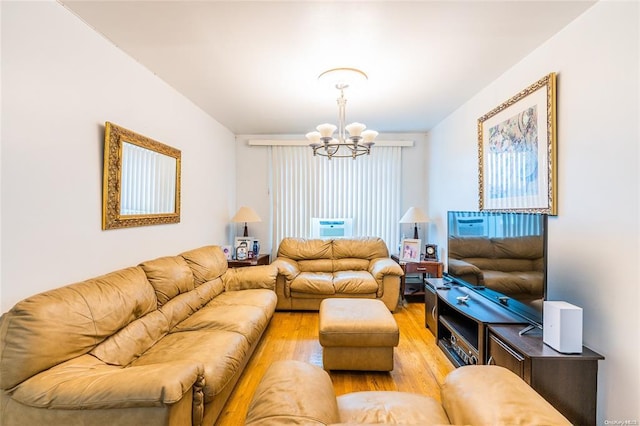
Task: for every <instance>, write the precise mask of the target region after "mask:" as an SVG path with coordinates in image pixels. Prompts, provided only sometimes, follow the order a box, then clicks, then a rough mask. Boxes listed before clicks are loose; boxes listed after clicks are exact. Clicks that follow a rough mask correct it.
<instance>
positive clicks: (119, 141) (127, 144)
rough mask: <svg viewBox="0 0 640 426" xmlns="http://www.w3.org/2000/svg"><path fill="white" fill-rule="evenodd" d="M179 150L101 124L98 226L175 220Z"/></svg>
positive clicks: (116, 126) (116, 127) (178, 211)
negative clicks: (101, 179) (100, 220)
mask: <svg viewBox="0 0 640 426" xmlns="http://www.w3.org/2000/svg"><path fill="white" fill-rule="evenodd" d="M180 163H181V152H180V150H178V149H176V148H173V147H170V146H168V145H165V144H163V143H161V142H158V141H155V140H153V139H151V138H148V137H146V136H142V135H139V134H138V133H136V132H133V131H131V130H128V129H125V128H124V127H120V126H118V125H116V124H113V123H110V122H108V121H107V122H106V123H105V129H104V175H103V181H102V185H103V187H102V229H117V228H128V227H133V226H147V225H159V224H166V223H178V222H180Z"/></svg>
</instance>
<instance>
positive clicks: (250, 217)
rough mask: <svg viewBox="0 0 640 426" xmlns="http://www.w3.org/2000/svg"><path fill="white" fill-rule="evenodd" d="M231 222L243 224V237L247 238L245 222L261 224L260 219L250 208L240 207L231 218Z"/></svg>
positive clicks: (247, 231)
mask: <svg viewBox="0 0 640 426" xmlns="http://www.w3.org/2000/svg"><path fill="white" fill-rule="evenodd" d="M231 222H244V236H245V237H248V236H249V230H248V229H247V222H262V219H260V216H258V213H256V212H255V211H254V210H253V209H252V208H251V207H245V206H242V207H240V209H239V210H238V212H237V213H236V215H235V216H233V217H232V218H231Z"/></svg>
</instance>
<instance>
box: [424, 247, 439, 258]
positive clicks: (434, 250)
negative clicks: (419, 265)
mask: <svg viewBox="0 0 640 426" xmlns="http://www.w3.org/2000/svg"><path fill="white" fill-rule="evenodd" d="M424 260H438V246H437V245H436V244H427V245H426V246H425V249H424Z"/></svg>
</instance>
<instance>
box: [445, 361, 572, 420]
mask: <svg viewBox="0 0 640 426" xmlns="http://www.w3.org/2000/svg"><path fill="white" fill-rule="evenodd" d="M441 396H442V406H443V407H444V409H445V411H446V412H447V416H449V419H450V420H451V424H456V425H458V424H459V425H462V424H479V425H513V424H519V425H569V424H571V423H570V422H569V421H568V420H567V419H566V418H565V417H564V416H563V415H562V414H560V412H559V411H558V410H556V409H555V408H554V407H553V406H552V405H551V404H549V403H548V402H547V401H546V400H545V399H544V398H543V397H542V396H540V394H538V393H537V392H536V391H535V390H533V388H531V387H530V386H529V385H528V384H527V383H526V382H525V381H524V380H522V379H521V378H520V377H518V376H516V375H515V374H514V373H512V372H511V371H510V370H507V369H506V368H504V367H499V366H496V365H469V366H464V367H460V368H457V369H456V370H454V371H452V372H451V373H449V375H448V376H447V377H446V379H445V381H444V384H443V385H442V388H441Z"/></svg>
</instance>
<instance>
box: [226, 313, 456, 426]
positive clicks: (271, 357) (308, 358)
mask: <svg viewBox="0 0 640 426" xmlns="http://www.w3.org/2000/svg"><path fill="white" fill-rule="evenodd" d="M393 316H394V318H395V319H396V322H397V323H398V327H399V328H400V343H399V344H398V347H396V348H395V355H394V369H393V371H391V372H389V373H384V372H356V371H340V372H339V371H331V372H330V373H329V374H330V376H331V380H332V381H333V387H334V389H335V392H336V394H337V395H342V394H345V393H349V392H355V391H367V390H397V391H403V392H414V393H420V394H423V395H428V396H431V397H433V398H435V399H437V400H438V401H439V400H440V385H441V384H442V382H443V380H444V377H445V376H446V375H447V374H448V373H449V372H450V371H452V370H453V369H454V367H453V365H452V364H451V363H450V362H449V360H448V359H447V358H446V357H445V356H444V354H443V353H442V351H440V349H438V347H437V346H436V343H435V338H434V336H433V334H431V332H430V331H429V330H428V329H426V328H425V326H424V304H423V303H409V304H407V305H406V306H405V307H402V308H400V309H398V310H397V312H395V313H394V315H393ZM284 359H295V360H300V361H305V362H308V363H310V364H313V365H317V366H319V367H322V347H321V346H320V343H319V342H318V312H300V311H294V312H276V313H275V315H274V316H273V318H272V320H271V323H270V324H269V327H268V328H267V330H266V331H265V334H264V336H263V338H262V341H261V342H260V344H259V345H258V347H257V348H256V350H255V352H254V354H253V357H252V358H251V360H250V361H249V364H248V365H247V367H246V369H245V371H244V373H243V375H242V376H241V377H240V379H239V380H238V383H237V384H236V388H235V390H234V391H233V393H232V394H231V396H230V397H229V400H228V401H227V404H226V406H225V407H224V409H223V411H222V413H221V415H220V417H219V418H218V421H217V423H216V425H218V426H235V425H238V424H242V423H243V421H244V419H245V417H246V414H247V409H248V407H249V403H250V401H251V398H252V396H253V392H254V391H255V389H256V387H257V386H258V383H259V382H260V379H261V378H262V376H263V374H264V373H265V371H266V370H267V368H268V367H269V365H271V363H272V362H274V361H278V360H284Z"/></svg>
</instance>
